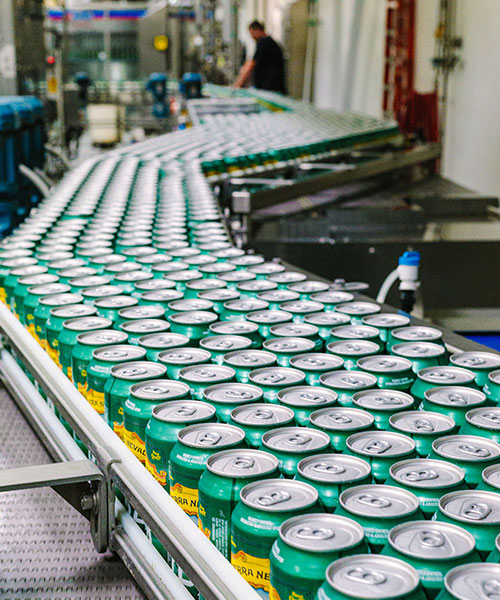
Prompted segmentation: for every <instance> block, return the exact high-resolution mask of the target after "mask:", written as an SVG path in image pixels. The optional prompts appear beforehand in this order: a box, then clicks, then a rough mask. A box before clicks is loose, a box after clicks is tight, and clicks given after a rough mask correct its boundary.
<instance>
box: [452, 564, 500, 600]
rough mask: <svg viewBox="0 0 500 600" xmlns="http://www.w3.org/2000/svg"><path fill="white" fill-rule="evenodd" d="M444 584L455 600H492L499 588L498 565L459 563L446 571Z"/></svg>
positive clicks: (499, 574) (499, 567) (499, 569)
mask: <svg viewBox="0 0 500 600" xmlns="http://www.w3.org/2000/svg"><path fill="white" fill-rule="evenodd" d="M444 585H445V588H446V591H447V592H448V593H449V594H450V595H452V596H453V598H456V599H457V600H479V599H481V600H482V599H483V598H484V599H485V600H486V599H489V598H491V600H493V598H494V597H495V596H496V595H498V590H499V589H500V565H496V564H494V563H469V564H466V565H460V566H458V567H455V568H454V569H450V570H449V571H448V573H446V576H445V578H444ZM490 592H491V593H492V594H493V596H491V595H490Z"/></svg>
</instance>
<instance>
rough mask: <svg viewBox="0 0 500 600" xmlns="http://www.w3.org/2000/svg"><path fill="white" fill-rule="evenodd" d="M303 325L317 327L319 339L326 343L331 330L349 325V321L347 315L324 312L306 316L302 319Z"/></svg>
mask: <svg viewBox="0 0 500 600" xmlns="http://www.w3.org/2000/svg"><path fill="white" fill-rule="evenodd" d="M304 323H305V324H309V325H314V326H315V327H317V328H318V330H319V332H318V333H319V337H320V338H321V339H322V340H324V341H328V340H329V339H330V332H331V330H332V329H333V328H334V327H339V326H340V325H347V324H348V323H350V319H349V317H348V316H347V315H342V314H340V313H336V312H333V311H326V312H316V313H313V314H311V315H307V316H306V317H304Z"/></svg>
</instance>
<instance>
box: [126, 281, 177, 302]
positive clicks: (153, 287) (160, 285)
mask: <svg viewBox="0 0 500 600" xmlns="http://www.w3.org/2000/svg"><path fill="white" fill-rule="evenodd" d="M173 288H175V282H173V281H169V280H168V279H146V280H145V281H137V282H136V283H135V284H134V291H133V292H132V294H131V296H132V297H133V298H137V299H138V300H139V299H140V297H141V294H144V293H146V292H158V291H160V290H171V289H173Z"/></svg>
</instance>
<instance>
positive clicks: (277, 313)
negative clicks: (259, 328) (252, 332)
mask: <svg viewBox="0 0 500 600" xmlns="http://www.w3.org/2000/svg"><path fill="white" fill-rule="evenodd" d="M246 319H247V320H248V321H251V322H252V323H285V322H286V321H291V320H292V313H289V312H286V311H284V310H256V311H255V312H253V313H250V314H248V315H246Z"/></svg>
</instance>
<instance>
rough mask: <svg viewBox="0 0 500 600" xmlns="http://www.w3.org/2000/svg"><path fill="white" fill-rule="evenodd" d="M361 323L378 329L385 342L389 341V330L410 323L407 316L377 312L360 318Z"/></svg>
mask: <svg viewBox="0 0 500 600" xmlns="http://www.w3.org/2000/svg"><path fill="white" fill-rule="evenodd" d="M361 322H362V323H363V325H368V326H369V327H375V328H376V329H378V330H379V335H380V339H381V340H382V341H383V342H384V344H386V343H387V342H388V341H389V338H390V335H391V331H392V330H393V329H396V328H400V327H406V326H407V325H409V324H410V319H409V317H407V316H405V315H399V314H397V313H378V314H376V315H369V316H367V317H363V318H362V319H361Z"/></svg>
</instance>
